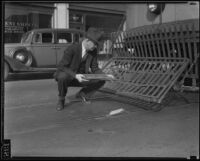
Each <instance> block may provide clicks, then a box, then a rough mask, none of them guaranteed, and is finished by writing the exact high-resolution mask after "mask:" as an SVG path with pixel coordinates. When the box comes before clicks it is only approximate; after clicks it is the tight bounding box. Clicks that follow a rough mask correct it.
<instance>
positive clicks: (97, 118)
mask: <svg viewBox="0 0 200 161" xmlns="http://www.w3.org/2000/svg"><path fill="white" fill-rule="evenodd" d="M34 78H36V77H34ZM78 90H79V88H74V87H71V88H69V92H68V96H71V98H72V96H73V95H74V94H75V93H76V92H77V91H78ZM4 96H5V105H4V138H5V139H11V154H12V156H48V157H51V156H54V157H190V156H199V99H198V98H199V93H184V97H185V98H187V99H188V100H189V103H186V102H185V101H184V100H183V99H182V98H181V97H178V96H175V95H173V96H171V98H170V101H169V102H168V104H167V105H166V106H165V107H164V108H163V109H162V110H161V111H159V112H153V111H148V110H144V109H142V108H139V107H137V106H135V105H131V104H128V103H127V102H126V101H124V102H120V101H116V100H114V99H109V98H102V99H98V100H93V102H92V104H89V105H86V104H83V103H82V102H74V103H73V104H71V105H70V106H66V107H65V109H64V110H63V111H56V103H57V86H56V82H55V81H54V80H53V79H49V78H48V79H46V78H45V79H32V78H31V79H18V80H10V81H8V82H6V83H5V94H4ZM96 96H97V97H104V96H105V94H103V93H100V92H98V93H97V94H96ZM120 108H122V109H123V110H124V111H122V112H121V113H120V114H118V115H113V116H109V115H108V114H109V113H110V112H111V111H113V110H116V109H120Z"/></svg>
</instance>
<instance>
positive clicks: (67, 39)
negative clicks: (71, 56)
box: [55, 31, 73, 64]
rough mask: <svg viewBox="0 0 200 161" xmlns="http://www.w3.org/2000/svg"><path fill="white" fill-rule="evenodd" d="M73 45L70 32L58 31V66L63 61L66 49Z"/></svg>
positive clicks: (56, 45) (56, 44) (56, 46)
mask: <svg viewBox="0 0 200 161" xmlns="http://www.w3.org/2000/svg"><path fill="white" fill-rule="evenodd" d="M72 43H73V39H72V33H71V32H70V31H57V34H56V43H55V48H56V56H57V58H56V63H57V64H58V63H59V62H60V60H61V59H62V57H63V54H64V51H65V49H67V48H68V47H69V46H70V45H71V44H72Z"/></svg>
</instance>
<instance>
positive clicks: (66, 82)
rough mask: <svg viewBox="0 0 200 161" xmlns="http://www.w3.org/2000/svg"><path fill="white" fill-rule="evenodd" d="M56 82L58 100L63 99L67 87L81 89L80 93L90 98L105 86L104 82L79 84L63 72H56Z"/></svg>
mask: <svg viewBox="0 0 200 161" xmlns="http://www.w3.org/2000/svg"><path fill="white" fill-rule="evenodd" d="M56 81H57V84H58V93H59V94H58V96H59V98H60V99H64V98H65V96H66V94H67V91H68V87H83V88H82V89H81V91H80V92H83V94H84V95H86V96H90V95H91V94H93V93H94V92H95V91H97V90H98V89H100V88H101V87H102V86H103V85H104V84H105V81H104V80H89V81H83V82H79V81H78V80H77V79H75V78H73V77H72V76H70V75H69V74H66V73H65V72H58V75H57V77H56Z"/></svg>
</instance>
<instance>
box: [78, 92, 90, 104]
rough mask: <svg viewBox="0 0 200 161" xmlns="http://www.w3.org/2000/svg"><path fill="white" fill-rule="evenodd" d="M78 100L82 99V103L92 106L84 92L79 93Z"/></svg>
mask: <svg viewBox="0 0 200 161" xmlns="http://www.w3.org/2000/svg"><path fill="white" fill-rule="evenodd" d="M76 98H78V99H81V101H82V102H83V103H85V104H91V101H89V100H88V99H87V98H86V96H85V93H83V92H78V93H77V94H76Z"/></svg>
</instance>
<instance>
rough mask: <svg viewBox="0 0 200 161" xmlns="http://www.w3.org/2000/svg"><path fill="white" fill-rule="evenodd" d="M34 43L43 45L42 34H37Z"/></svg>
mask: <svg viewBox="0 0 200 161" xmlns="http://www.w3.org/2000/svg"><path fill="white" fill-rule="evenodd" d="M33 42H34V43H42V34H41V33H37V34H35V35H34V36H33Z"/></svg>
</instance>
